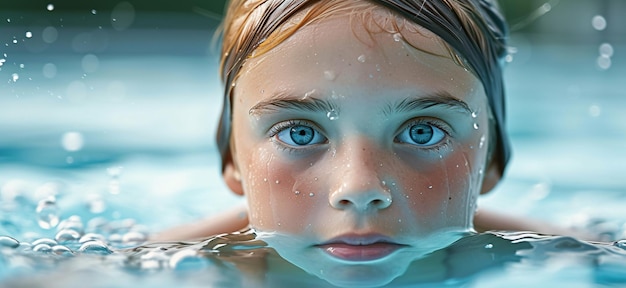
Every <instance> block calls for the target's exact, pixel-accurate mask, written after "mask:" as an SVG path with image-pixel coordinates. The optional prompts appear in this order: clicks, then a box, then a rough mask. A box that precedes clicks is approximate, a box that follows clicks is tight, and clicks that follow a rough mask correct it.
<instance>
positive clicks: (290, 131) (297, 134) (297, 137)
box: [276, 125, 326, 146]
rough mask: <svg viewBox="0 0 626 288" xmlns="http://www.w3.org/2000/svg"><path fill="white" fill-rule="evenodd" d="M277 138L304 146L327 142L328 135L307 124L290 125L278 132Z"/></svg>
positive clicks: (288, 143) (289, 143) (294, 144)
mask: <svg viewBox="0 0 626 288" xmlns="http://www.w3.org/2000/svg"><path fill="white" fill-rule="evenodd" d="M276 138H277V139H278V140H279V141H281V142H283V143H285V144H287V145H290V146H304V145H313V144H320V143H324V142H326V137H324V136H323V135H322V134H321V133H319V132H318V131H317V130H315V129H314V128H313V127H310V126H307V125H291V126H288V127H286V128H285V129H283V130H281V131H279V132H278V133H276Z"/></svg>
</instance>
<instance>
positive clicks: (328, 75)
mask: <svg viewBox="0 0 626 288" xmlns="http://www.w3.org/2000/svg"><path fill="white" fill-rule="evenodd" d="M335 78H337V74H335V71H332V70H326V71H324V79H326V80H328V81H333V80H335Z"/></svg>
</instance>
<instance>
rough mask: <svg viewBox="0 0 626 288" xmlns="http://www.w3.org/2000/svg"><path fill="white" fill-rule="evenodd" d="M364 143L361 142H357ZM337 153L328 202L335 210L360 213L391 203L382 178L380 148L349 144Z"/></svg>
mask: <svg viewBox="0 0 626 288" xmlns="http://www.w3.org/2000/svg"><path fill="white" fill-rule="evenodd" d="M359 142H363V141H359ZM350 147H351V149H346V150H347V151H345V152H344V153H337V154H336V156H335V157H336V159H335V160H337V161H339V163H338V165H337V166H336V167H338V168H337V171H334V172H335V173H333V174H334V175H335V176H334V177H333V182H334V183H333V184H332V186H331V187H333V188H332V191H331V193H330V194H329V202H330V205H331V206H332V207H333V208H335V209H340V210H347V209H352V210H356V211H359V212H364V211H377V210H382V209H385V208H387V207H389V206H390V205H391V202H392V199H391V191H390V190H389V188H388V187H387V186H386V185H385V182H383V181H382V180H381V178H382V176H384V175H382V174H383V169H384V167H383V166H381V165H380V163H382V162H381V161H382V159H381V158H380V156H381V155H383V154H381V153H380V152H382V151H376V149H375V148H374V147H371V146H366V145H351V146H350Z"/></svg>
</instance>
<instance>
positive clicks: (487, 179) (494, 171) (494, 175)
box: [480, 157, 502, 194]
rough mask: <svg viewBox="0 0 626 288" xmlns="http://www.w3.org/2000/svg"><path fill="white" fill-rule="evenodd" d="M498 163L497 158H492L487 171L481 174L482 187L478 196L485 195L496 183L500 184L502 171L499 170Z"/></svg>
mask: <svg viewBox="0 0 626 288" xmlns="http://www.w3.org/2000/svg"><path fill="white" fill-rule="evenodd" d="M498 163H499V161H498V160H497V157H493V158H492V159H491V161H490V163H489V164H488V166H487V169H486V171H485V172H484V174H483V175H484V178H483V187H482V188H481V190H480V194H486V193H487V192H489V191H491V190H492V189H493V188H494V187H496V185H497V184H498V182H500V179H501V178H502V174H501V171H502V169H500V165H499V164H498Z"/></svg>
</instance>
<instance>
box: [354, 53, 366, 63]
mask: <svg viewBox="0 0 626 288" xmlns="http://www.w3.org/2000/svg"><path fill="white" fill-rule="evenodd" d="M365 59H366V58H365V55H363V54H361V55H360V56H359V57H358V58H356V60H358V61H359V62H361V63H365Z"/></svg>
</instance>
